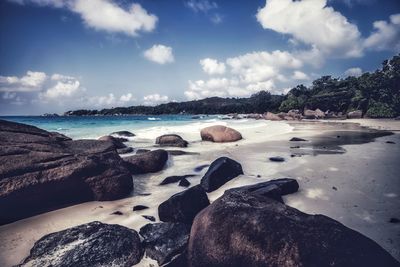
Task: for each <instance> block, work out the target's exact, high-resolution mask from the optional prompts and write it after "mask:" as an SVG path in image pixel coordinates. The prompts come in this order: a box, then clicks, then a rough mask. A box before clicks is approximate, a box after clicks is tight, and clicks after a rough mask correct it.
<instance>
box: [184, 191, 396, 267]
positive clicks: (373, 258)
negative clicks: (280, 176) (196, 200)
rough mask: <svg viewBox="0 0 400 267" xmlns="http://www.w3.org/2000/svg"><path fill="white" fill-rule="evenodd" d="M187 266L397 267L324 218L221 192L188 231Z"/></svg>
mask: <svg viewBox="0 0 400 267" xmlns="http://www.w3.org/2000/svg"><path fill="white" fill-rule="evenodd" d="M188 261H189V266H192V267H200V266H201V267H203V266H220V267H223V266H255V267H258V266H260V267H261V266H399V263H398V262H397V261H396V260H395V259H394V258H393V257H392V256H391V255H390V254H389V253H388V252H386V251H385V250H384V249H382V248H381V247H380V246H379V245H378V244H376V243H375V242H374V241H372V240H371V239H369V238H367V237H365V236H363V235H361V234H360V233H358V232H356V231H354V230H351V229H349V228H347V227H346V226H344V225H343V224H341V223H339V222H337V221H335V220H333V219H331V218H328V217H326V216H323V215H308V214H305V213H302V212H300V211H299V210H296V209H294V208H291V207H289V206H286V205H284V204H282V203H279V202H277V201H275V200H272V199H270V198H266V197H263V196H260V195H253V194H248V193H244V192H226V193H225V194H224V195H223V196H222V197H221V198H219V199H217V200H216V201H214V202H213V203H212V204H211V205H210V206H208V207H207V208H205V209H204V210H203V211H201V212H200V213H199V214H198V215H197V216H196V218H195V220H194V223H193V226H192V228H191V233H190V239H189V246H188Z"/></svg>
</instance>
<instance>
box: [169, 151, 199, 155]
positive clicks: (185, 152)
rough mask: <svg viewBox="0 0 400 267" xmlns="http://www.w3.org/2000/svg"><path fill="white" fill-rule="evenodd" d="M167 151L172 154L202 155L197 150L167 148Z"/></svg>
mask: <svg viewBox="0 0 400 267" xmlns="http://www.w3.org/2000/svg"><path fill="white" fill-rule="evenodd" d="M167 152H168V154H170V155H172V156H185V155H200V153H197V152H187V151H182V150H167Z"/></svg>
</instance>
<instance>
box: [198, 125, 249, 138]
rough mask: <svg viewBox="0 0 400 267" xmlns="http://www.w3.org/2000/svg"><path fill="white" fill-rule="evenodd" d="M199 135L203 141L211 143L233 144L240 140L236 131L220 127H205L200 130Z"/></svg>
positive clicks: (239, 135)
mask: <svg viewBox="0 0 400 267" xmlns="http://www.w3.org/2000/svg"><path fill="white" fill-rule="evenodd" d="M200 135H201V139H202V140H203V141H211V142H235V141H238V140H240V139H242V135H241V134H240V133H239V132H238V131H236V130H235V129H232V128H229V127H226V126H222V125H213V126H209V127H206V128H204V129H202V130H201V132H200Z"/></svg>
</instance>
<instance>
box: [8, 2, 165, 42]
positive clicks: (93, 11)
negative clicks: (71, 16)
mask: <svg viewBox="0 0 400 267" xmlns="http://www.w3.org/2000/svg"><path fill="white" fill-rule="evenodd" d="M11 1H12V2H16V3H19V4H36V5H39V6H51V7H56V8H67V9H69V10H70V11H72V12H74V13H77V14H78V15H79V16H80V17H81V18H82V20H83V22H84V24H85V25H86V26H88V27H89V28H93V29H95V30H102V31H106V32H109V33H123V34H125V35H128V36H137V35H138V33H139V32H151V31H153V30H154V29H155V27H156V24H157V21H158V18H157V16H156V15H154V14H150V13H149V12H148V11H147V10H145V9H144V8H143V7H142V6H141V5H140V4H136V3H133V4H131V5H129V7H128V8H124V7H122V6H121V5H119V4H118V3H116V1H113V0H90V1H88V0H11ZM105 18H107V19H105Z"/></svg>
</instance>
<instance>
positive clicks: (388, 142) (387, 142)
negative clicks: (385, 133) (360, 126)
mask: <svg viewBox="0 0 400 267" xmlns="http://www.w3.org/2000/svg"><path fill="white" fill-rule="evenodd" d="M386 144H396V143H395V142H393V141H386Z"/></svg>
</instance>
